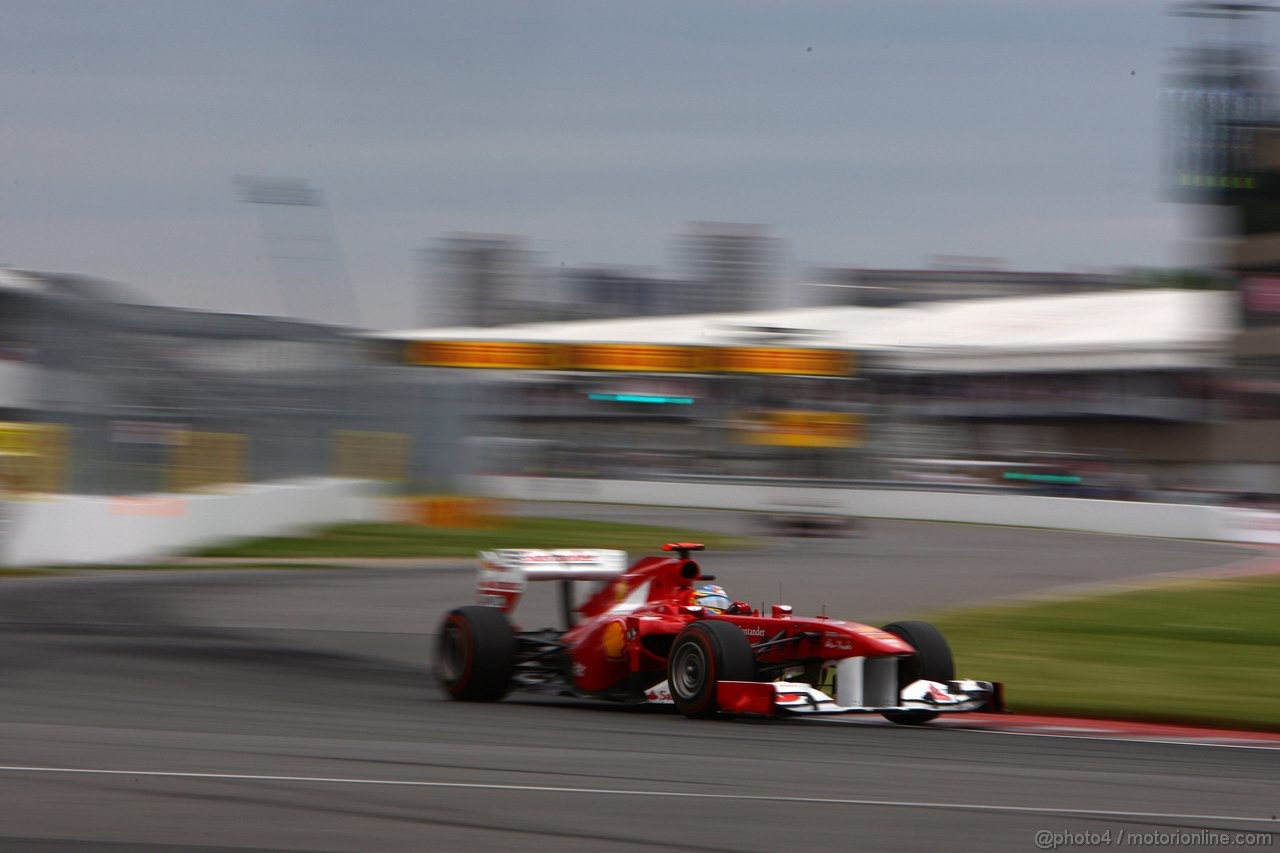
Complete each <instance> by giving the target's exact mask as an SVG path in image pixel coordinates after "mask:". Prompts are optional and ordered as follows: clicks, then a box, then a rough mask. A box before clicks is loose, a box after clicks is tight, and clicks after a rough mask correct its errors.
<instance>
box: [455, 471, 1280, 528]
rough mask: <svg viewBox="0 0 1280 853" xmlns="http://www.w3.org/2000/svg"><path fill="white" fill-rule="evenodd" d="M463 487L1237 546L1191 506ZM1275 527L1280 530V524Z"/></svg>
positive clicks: (880, 494) (984, 497)
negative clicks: (1051, 529) (1192, 540)
mask: <svg viewBox="0 0 1280 853" xmlns="http://www.w3.org/2000/svg"><path fill="white" fill-rule="evenodd" d="M468 485H469V487H470V489H471V490H472V491H473V493H475V494H479V495H485V496H488V497H496V498H508V499H513V500H554V501H597V502H600V503H628V504H651V505H656V506H680V507H697V508H705V509H739V510H763V511H779V510H784V511H785V510H808V511H813V512H829V513H834V514H839V515H853V516H861V517H863V518H899V519H907V520H914V521H958V522H968V523H972V524H999V525H1007V526H1012V527H1045V528H1054V529H1059V530H1083V531H1089V532H1093V533H1118V534H1126V535H1134V536H1163V537H1170V538H1175V539H1216V540H1223V541H1240V540H1239V539H1237V538H1234V537H1235V536H1236V534H1235V532H1234V529H1233V528H1232V527H1231V526H1230V525H1229V523H1228V522H1229V520H1230V517H1229V514H1230V513H1232V512H1233V511H1232V510H1228V509H1224V508H1220V507H1212V506H1195V505H1189V504H1155V503H1141V502H1138V501H1102V500H1088V499H1082V498H1050V497H1039V496H1035V495H1010V494H972V493H966V492H926V491H893V490H888V489H883V490H882V489H827V488H805V487H782V486H764V485H740V484H722V483H680V482H669V483H663V482H645V481H641V480H571V479H554V478H542V477H475V478H472V479H471V481H470V482H469V484H468ZM1268 515H1270V514H1268ZM1276 527H1277V529H1278V530H1280V525H1277V526H1276ZM1253 541H1257V540H1253Z"/></svg>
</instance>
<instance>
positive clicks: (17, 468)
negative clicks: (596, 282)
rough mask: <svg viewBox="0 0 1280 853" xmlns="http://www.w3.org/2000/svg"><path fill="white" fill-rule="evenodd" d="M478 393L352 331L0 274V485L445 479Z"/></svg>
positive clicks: (461, 463)
mask: <svg viewBox="0 0 1280 853" xmlns="http://www.w3.org/2000/svg"><path fill="white" fill-rule="evenodd" d="M476 393H477V389H476V388H474V387H473V386H469V385H467V384H465V383H463V382H462V381H460V378H459V377H439V376H436V377H433V376H428V375H426V374H425V373H423V372H422V371H414V370H411V369H409V368H395V367H389V366H387V364H386V360H385V358H383V357H382V355H381V351H380V348H379V347H377V346H375V345H373V344H371V343H370V342H369V341H368V340H367V339H365V338H364V337H362V336H359V335H356V334H353V333H352V332H351V331H350V330H349V329H346V328H343V327H339V326H327V325H321V324H317V323H307V322H303V321H298V320H288V319H281V318H275V317H263V316H255V315H244V314H225V313H217V312H211V311H189V310H183V309H176V308H169V307H164V306H157V305H148V304H144V303H143V302H142V300H141V299H139V298H138V297H136V296H134V295H132V294H130V293H129V292H128V291H127V290H125V289H124V288H121V287H119V286H118V285H114V284H112V283H110V282H104V281H100V280H96V279H91V278H86V277H83V276H73V275H62V274H49V273H34V272H24V271H16V270H0V480H3V482H0V488H9V489H13V490H17V491H28V492H74V493H80V494H113V495H120V494H135V493H145V492H162V491H173V490H187V489H193V488H202V487H208V486H216V485H218V484H225V483H238V482H261V481H275V480H283V479H291V478H298V477H324V476H332V475H341V476H356V477H360V476H363V477H374V478H377V479H388V480H410V481H413V482H414V483H415V485H417V486H419V487H421V488H447V487H449V486H450V485H451V484H452V483H453V482H455V481H456V479H457V478H458V477H460V476H461V475H463V474H465V473H468V470H467V469H468V461H467V459H466V444H465V442H464V441H463V438H464V436H466V435H467V434H468V428H467V426H466V424H467V422H468V421H467V418H468V414H469V412H470V411H471V410H472V408H474V406H473V403H474V401H475V395H476Z"/></svg>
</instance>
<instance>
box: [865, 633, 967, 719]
mask: <svg viewBox="0 0 1280 853" xmlns="http://www.w3.org/2000/svg"><path fill="white" fill-rule="evenodd" d="M883 630H885V631H887V632H888V633H890V634H893V635H894V636H895V637H897V638H899V639H901V640H905V641H906V642H907V643H909V644H910V645H911V646H912V647H913V648H914V649H915V650H916V653H915V654H914V655H913V656H911V657H906V658H899V659H898V690H902V688H904V687H906V686H907V685H908V684H911V683H913V682H916V681H919V680H920V679H922V678H923V679H925V680H926V681H943V682H946V681H951V680H952V679H953V678H955V677H956V664H955V659H954V658H952V656H951V646H950V645H948V644H947V640H946V638H945V637H943V636H942V632H941V631H939V630H938V629H937V628H935V627H933V626H932V625H930V624H929V623H928V622H894V623H892V624H890V625H885V626H884V629H883ZM883 716H884V718H885V719H886V720H888V721H890V722H892V723H897V724H898V725H902V726H918V725H920V724H921V723H927V722H929V721H930V720H932V719H934V718H935V717H937V716H938V714H937V712H935V711H884V712H883Z"/></svg>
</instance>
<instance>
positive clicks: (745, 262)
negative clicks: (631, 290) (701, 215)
mask: <svg viewBox="0 0 1280 853" xmlns="http://www.w3.org/2000/svg"><path fill="white" fill-rule="evenodd" d="M676 251H677V254H678V259H679V260H678V264H679V269H680V274H679V277H680V279H681V280H682V282H683V287H684V292H683V294H682V295H681V296H680V298H679V310H678V311H677V313H680V314H711V313H723V312H736V311H756V310H762V309H768V308H779V307H782V306H783V305H784V304H785V303H786V298H785V294H784V293H783V290H782V283H781V278H780V264H781V256H782V242H781V241H780V240H778V239H777V238H774V237H771V236H769V231H768V229H767V228H765V227H764V226H762V225H744V224H738V223H728V222H694V223H691V224H690V225H689V227H688V228H687V229H686V230H685V232H684V233H683V234H681V235H679V236H678V237H677V238H676Z"/></svg>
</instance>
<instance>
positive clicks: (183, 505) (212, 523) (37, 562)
mask: <svg viewBox="0 0 1280 853" xmlns="http://www.w3.org/2000/svg"><path fill="white" fill-rule="evenodd" d="M379 491H380V486H379V484H376V483H373V482H369V481H365V480H340V479H319V478H317V479H304V480H289V481H283V482H277V483H253V484H245V485H240V486H234V487H228V488H227V489H226V490H225V491H220V492H218V493H216V494H172V495H144V496H138V497H96V496H89V495H59V496H56V497H47V498H41V499H37V500H23V501H10V502H7V503H6V504H4V505H3V509H4V517H3V518H0V565H3V566H54V565H76V564H102V563H133V562H146V561H148V560H154V559H157V558H159V557H163V556H164V555H166V554H174V553H181V552H184V551H191V550H194V549H197V548H202V547H207V546H209V545H215V544H218V543H221V542H225V541H227V540H229V539H243V538H252V537H258V536H282V535H288V534H290V533H294V532H297V531H301V530H305V529H307V528H309V527H315V526H318V525H324V524H335V523H338V522H343V521H366V520H372V519H375V518H378V517H380V507H379V506H378V495H379Z"/></svg>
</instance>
